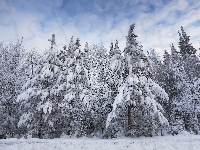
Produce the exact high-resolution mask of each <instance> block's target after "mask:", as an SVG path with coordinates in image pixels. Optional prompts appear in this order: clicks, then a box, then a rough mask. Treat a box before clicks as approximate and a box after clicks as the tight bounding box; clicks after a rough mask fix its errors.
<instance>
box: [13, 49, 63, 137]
mask: <svg viewBox="0 0 200 150" xmlns="http://www.w3.org/2000/svg"><path fill="white" fill-rule="evenodd" d="M59 74H60V67H59V59H58V58H57V55H56V53H55V51H54V49H53V50H50V51H47V52H46V54H45V55H44V56H43V57H42V58H41V60H40V62H39V64H38V65H37V69H36V72H35V73H34V76H33V78H30V80H28V81H27V82H26V83H25V84H24V86H23V92H22V93H21V94H20V95H19V96H18V98H17V101H18V103H19V105H20V109H21V111H22V112H21V113H22V115H21V117H20V121H19V122H18V127H19V128H20V129H23V130H25V133H28V134H30V136H32V137H39V138H50V137H54V136H55V135H54V131H55V128H54V122H55V119H56V118H55V116H56V113H57V109H58V103H59V101H60V100H61V96H60V95H59V93H58V92H57V91H56V89H57V88H58V87H57V86H58V85H57V83H56V82H57V78H58V75H59Z"/></svg>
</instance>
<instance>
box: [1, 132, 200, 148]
mask: <svg viewBox="0 0 200 150" xmlns="http://www.w3.org/2000/svg"><path fill="white" fill-rule="evenodd" d="M124 149H126V150H129V149H130V150H200V135H187V136H184V135H178V136H174V137H173V136H164V137H152V138H150V137H149V138H144V137H141V138H118V139H97V138H95V139H89V138H81V139H80V138H79V139H53V140H51V139H48V140H46V139H42V140H41V139H5V140H1V139H0V150H124Z"/></svg>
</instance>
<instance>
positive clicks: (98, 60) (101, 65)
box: [90, 43, 111, 137]
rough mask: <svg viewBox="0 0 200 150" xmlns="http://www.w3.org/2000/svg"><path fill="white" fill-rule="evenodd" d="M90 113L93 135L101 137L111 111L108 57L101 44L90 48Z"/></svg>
mask: <svg viewBox="0 0 200 150" xmlns="http://www.w3.org/2000/svg"><path fill="white" fill-rule="evenodd" d="M91 52H92V60H93V62H92V68H91V79H90V83H91V91H90V92H91V94H90V95H91V112H92V117H93V119H94V121H93V122H94V127H95V130H94V132H93V133H94V135H95V136H99V137H102V136H103V134H104V133H105V127H106V126H105V123H106V118H107V115H108V113H109V112H110V111H111V108H110V107H111V99H110V94H111V90H110V89H109V83H110V68H109V64H110V63H109V57H108V54H107V50H106V49H105V47H104V45H103V44H102V43H100V44H98V45H96V44H93V45H92V46H91Z"/></svg>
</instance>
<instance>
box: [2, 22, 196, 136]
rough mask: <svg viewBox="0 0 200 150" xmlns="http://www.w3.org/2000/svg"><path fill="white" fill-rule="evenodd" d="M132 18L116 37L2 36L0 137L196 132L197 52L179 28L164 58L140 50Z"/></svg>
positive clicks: (153, 134) (153, 52)
mask: <svg viewBox="0 0 200 150" xmlns="http://www.w3.org/2000/svg"><path fill="white" fill-rule="evenodd" d="M134 28H135V24H132V25H130V28H129V31H128V35H127V37H126V39H127V42H126V46H125V48H123V49H121V48H119V46H118V41H117V40H116V42H115V43H111V46H110V49H109V50H107V49H106V48H105V46H104V44H103V43H99V44H91V45H89V44H88V43H86V44H85V47H84V49H82V50H81V49H80V46H81V44H80V40H79V39H76V40H74V39H73V37H72V38H71V40H70V42H69V44H68V46H66V45H65V46H64V47H63V49H62V50H58V49H56V48H55V40H56V38H55V35H54V34H53V36H52V39H51V40H49V41H50V42H51V47H50V48H49V49H48V50H46V51H45V53H44V54H40V53H38V51H37V49H32V50H28V51H27V50H25V48H24V46H23V39H22V40H21V41H20V40H19V41H18V42H16V43H10V44H5V43H3V42H1V43H0V138H22V137H25V138H40V139H44V138H47V139H50V138H60V137H66V136H67V137H89V138H93V137H98V138H117V137H121V136H128V137H139V136H146V137H147V136H148V137H149V136H150V137H151V136H164V135H167V134H172V135H177V134H179V133H181V132H184V131H187V132H189V133H191V134H195V135H198V134H200V128H199V127H200V59H199V56H197V51H198V50H197V49H195V48H194V47H193V46H192V44H191V43H190V36H188V35H187V34H186V32H185V31H184V29H183V27H181V28H180V31H178V34H179V41H178V48H175V46H174V45H173V43H172V44H171V45H170V48H171V52H170V53H169V52H167V51H165V52H164V55H163V58H160V56H159V55H158V54H157V53H156V51H155V50H154V49H152V50H150V51H148V52H147V54H145V53H144V49H143V46H142V45H141V44H140V42H138V41H137V35H136V34H135V33H134Z"/></svg>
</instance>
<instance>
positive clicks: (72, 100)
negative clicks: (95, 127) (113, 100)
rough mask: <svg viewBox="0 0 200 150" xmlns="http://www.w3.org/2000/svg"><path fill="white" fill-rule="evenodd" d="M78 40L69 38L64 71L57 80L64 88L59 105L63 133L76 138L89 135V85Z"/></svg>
mask: <svg viewBox="0 0 200 150" xmlns="http://www.w3.org/2000/svg"><path fill="white" fill-rule="evenodd" d="M79 46H80V43H79V40H78V39H77V40H76V43H74V42H73V37H72V38H71V41H70V44H69V47H68V50H67V55H66V58H65V61H66V63H65V64H66V65H67V66H66V67H65V68H66V69H65V70H63V71H62V74H61V75H60V77H59V79H60V82H62V84H64V85H65V86H66V88H65V89H66V91H65V95H64V99H63V100H62V101H61V102H60V103H59V108H60V109H61V112H62V113H61V117H62V122H63V124H64V125H63V127H61V128H63V129H62V130H63V133H65V134H67V135H70V136H72V135H75V136H77V137H80V136H84V135H87V134H89V132H90V131H89V129H90V127H89V126H90V118H89V116H91V115H90V114H88V113H89V110H88V109H89V100H88V96H89V85H88V74H87V70H86V68H85V67H84V65H83V58H82V53H81V51H80V48H79Z"/></svg>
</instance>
